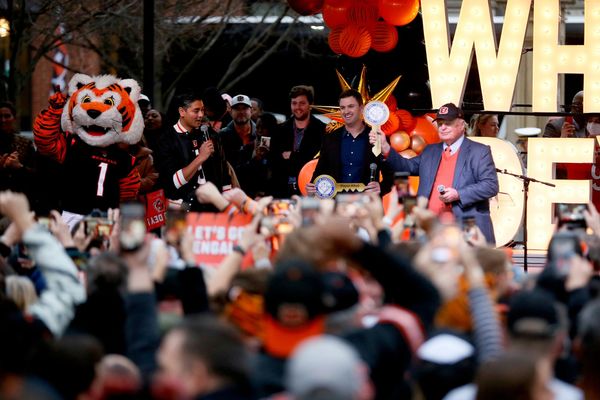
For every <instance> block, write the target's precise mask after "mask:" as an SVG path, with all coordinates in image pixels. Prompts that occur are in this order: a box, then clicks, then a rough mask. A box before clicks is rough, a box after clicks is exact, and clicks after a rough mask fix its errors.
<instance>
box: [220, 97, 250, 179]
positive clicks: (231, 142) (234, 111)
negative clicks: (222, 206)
mask: <svg viewBox="0 0 600 400" xmlns="http://www.w3.org/2000/svg"><path fill="white" fill-rule="evenodd" d="M251 116H252V102H251V101H250V97H248V96H246V95H245V94H238V95H235V96H233V97H232V98H231V119H232V121H231V122H230V123H229V124H228V125H227V126H226V127H224V128H222V129H221V131H220V136H221V141H222V143H223V149H224V150H225V158H226V159H227V161H228V162H229V164H231V166H232V167H233V169H234V170H235V173H236V175H237V178H238V179H239V181H240V185H241V186H242V188H244V186H245V185H244V183H245V182H244V180H245V179H252V174H249V173H248V171H247V169H248V168H247V165H248V163H249V162H250V160H252V156H253V152H254V142H255V140H256V124H255V123H254V121H252V118H251Z"/></svg>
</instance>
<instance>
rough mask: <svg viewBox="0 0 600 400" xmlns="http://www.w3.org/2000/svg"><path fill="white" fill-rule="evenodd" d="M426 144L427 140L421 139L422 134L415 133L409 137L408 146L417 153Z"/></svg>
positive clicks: (420, 151)
mask: <svg viewBox="0 0 600 400" xmlns="http://www.w3.org/2000/svg"><path fill="white" fill-rule="evenodd" d="M426 146H427V142H426V141H425V139H423V136H421V135H419V134H418V133H415V134H414V135H412V136H411V137H410V148H411V149H413V150H414V151H415V153H417V154H421V153H422V152H423V150H424V149H425V147H426Z"/></svg>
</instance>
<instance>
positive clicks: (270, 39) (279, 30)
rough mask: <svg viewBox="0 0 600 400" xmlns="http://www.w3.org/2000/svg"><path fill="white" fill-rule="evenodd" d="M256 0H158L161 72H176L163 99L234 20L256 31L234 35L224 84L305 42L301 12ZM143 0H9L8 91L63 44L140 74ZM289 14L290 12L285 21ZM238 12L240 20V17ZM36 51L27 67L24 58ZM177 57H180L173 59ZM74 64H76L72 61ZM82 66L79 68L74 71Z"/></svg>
mask: <svg viewBox="0 0 600 400" xmlns="http://www.w3.org/2000/svg"><path fill="white" fill-rule="evenodd" d="M252 3H253V2H252V1H242V0H209V1H197V0H163V1H160V0H156V3H155V76H156V77H160V76H162V73H163V71H165V70H168V71H169V72H170V73H171V75H174V78H173V79H172V80H171V81H169V82H161V83H160V84H157V85H156V87H155V91H154V92H155V93H156V94H157V98H156V99H155V100H154V102H155V104H156V105H158V106H159V107H160V106H162V105H164V104H168V103H169V101H170V99H171V97H172V96H173V95H174V93H175V92H176V90H177V89H178V87H179V86H180V85H182V83H183V82H185V80H186V79H187V78H188V77H189V76H190V74H191V73H193V71H194V70H195V69H196V68H198V65H200V64H201V63H202V62H204V61H205V58H206V57H207V54H209V52H211V51H214V50H215V46H217V45H218V43H219V41H222V40H224V37H225V36H227V37H230V36H231V35H232V32H235V29H233V28H232V27H233V26H234V25H235V24H233V22H235V23H236V24H237V25H239V24H243V23H245V22H252V23H251V24H250V23H247V24H246V25H245V26H246V28H247V29H248V28H249V29H250V33H249V34H244V35H240V37H236V38H235V40H236V41H239V43H240V44H241V45H240V46H239V48H240V50H239V51H237V52H236V53H235V54H230V55H224V56H225V57H229V59H228V60H227V61H228V67H227V68H226V69H225V70H224V71H223V73H222V76H221V77H220V79H219V81H218V86H219V87H221V88H222V89H225V90H226V89H228V88H231V87H233V86H235V85H236V84H238V83H239V82H240V81H242V80H244V79H248V78H249V77H250V76H251V75H252V73H253V72H255V71H256V69H257V68H259V67H260V65H261V64H262V63H264V62H265V61H266V60H268V59H269V57H270V56H271V55H272V54H273V53H274V52H276V51H277V49H278V48H280V47H281V46H284V45H285V46H290V45H293V46H300V47H302V46H303V43H302V42H301V41H297V40H291V38H292V35H293V32H294V28H295V27H298V25H299V23H300V22H299V19H298V18H297V17H298V16H297V14H295V12H293V11H291V10H290V9H289V7H288V5H287V1H286V0H271V1H262V2H260V4H261V5H262V7H261V8H260V12H261V14H260V15H252V16H251V15H250V14H251V13H253V12H256V10H255V9H252V8H251V7H252ZM142 4H143V2H141V1H139V0H97V1H95V2H83V1H81V0H36V1H31V0H29V1H27V0H8V1H7V15H8V17H9V21H10V23H11V41H10V54H11V59H10V69H9V71H10V75H9V77H8V80H7V81H8V94H7V96H8V98H9V99H12V100H15V98H16V97H17V96H18V95H19V94H20V93H21V90H22V88H23V87H24V84H25V82H27V81H28V80H30V79H31V76H32V73H33V70H34V68H35V66H36V65H37V63H38V62H39V61H40V60H41V59H42V58H46V59H49V60H50V61H52V62H54V63H56V60H52V59H51V58H50V55H51V53H52V52H53V51H54V50H55V49H56V48H57V46H60V45H62V44H67V45H70V46H75V47H79V48H83V49H87V50H90V51H92V52H94V53H95V54H97V55H98V56H99V58H100V60H101V63H102V65H101V69H102V70H103V71H106V72H108V73H113V74H117V75H119V76H123V77H131V78H134V79H137V80H138V81H141V78H142V76H143V68H144V66H143V47H144V46H143V37H144V36H143V6H142ZM284 19H287V20H286V21H285V24H284V23H283V22H284ZM234 20H235V21H234ZM174 48H178V49H180V50H184V51H185V52H186V54H187V55H189V56H188V57H186V58H185V60H184V62H182V60H181V58H178V59H177V60H175V59H174V58H173V57H174V55H173V49H174ZM25 51H28V52H29V63H27V65H25V66H24V67H23V66H22V65H21V64H19V68H17V63H18V60H19V59H20V58H21V57H22V53H23V52H25ZM173 61H177V62H173ZM66 67H67V68H72V67H69V66H66ZM73 72H76V71H73Z"/></svg>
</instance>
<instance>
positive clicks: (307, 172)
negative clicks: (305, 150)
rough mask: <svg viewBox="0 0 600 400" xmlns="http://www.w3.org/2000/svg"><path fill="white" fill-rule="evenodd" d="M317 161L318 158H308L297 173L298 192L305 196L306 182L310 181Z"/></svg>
mask: <svg viewBox="0 0 600 400" xmlns="http://www.w3.org/2000/svg"><path fill="white" fill-rule="evenodd" d="M318 161H319V160H318V159H316V158H315V159H314V160H310V161H309V162H307V163H306V164H304V167H302V169H301V170H300V173H299V174H298V189H300V193H302V195H303V196H307V193H306V184H307V183H309V182H310V181H311V178H312V176H313V174H314V173H315V168H316V167H317V162H318Z"/></svg>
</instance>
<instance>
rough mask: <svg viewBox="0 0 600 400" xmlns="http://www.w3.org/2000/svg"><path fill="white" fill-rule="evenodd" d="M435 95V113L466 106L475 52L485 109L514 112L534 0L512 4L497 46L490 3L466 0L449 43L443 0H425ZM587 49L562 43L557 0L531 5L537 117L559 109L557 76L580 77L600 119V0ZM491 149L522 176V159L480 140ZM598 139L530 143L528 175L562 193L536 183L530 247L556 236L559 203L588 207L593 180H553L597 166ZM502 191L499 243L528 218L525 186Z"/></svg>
mask: <svg viewBox="0 0 600 400" xmlns="http://www.w3.org/2000/svg"><path fill="white" fill-rule="evenodd" d="M421 8H422V17H423V30H424V37H425V45H426V50H427V64H428V68H429V77H430V89H431V96H432V104H433V106H434V108H437V107H439V106H441V105H442V104H445V103H449V102H453V103H455V104H461V103H462V97H463V94H464V89H465V85H466V81H467V75H468V71H469V67H470V65H471V57H472V55H473V50H474V51H475V54H476V55H477V64H478V68H479V77H480V81H481V94H482V97H483V105H484V109H485V110H489V111H498V112H503V111H504V112H509V111H510V108H511V104H512V99H513V93H514V89H515V84H516V80H517V73H518V70H519V63H520V60H521V56H522V51H523V43H524V39H525V32H526V29H527V24H528V21H529V16H530V10H531V9H532V0H508V1H507V4H506V12H505V15H504V24H503V26H502V36H501V39H500V43H499V45H498V46H496V39H495V36H494V24H493V19H492V12H491V8H490V3H489V1H488V0H464V1H463V2H462V5H461V10H460V15H459V19H458V23H457V26H456V30H455V35H454V39H453V41H452V43H451V44H450V38H449V29H448V21H447V13H446V6H445V2H444V0H422V1H421ZM584 15H585V19H584V43H585V44H584V45H561V44H558V37H559V24H560V2H559V0H536V1H535V6H534V7H533V71H532V76H533V79H532V111H533V112H557V111H558V102H557V98H558V75H559V74H571V73H577V74H582V75H583V77H584V87H583V90H584V92H585V93H586V96H585V99H584V105H583V106H584V112H585V113H600V1H597V0H594V1H592V0H586V1H585V6H584ZM474 139H475V140H477V141H480V142H483V143H485V144H488V145H490V146H491V147H492V153H493V155H494V160H495V162H496V165H497V166H498V167H499V168H502V169H506V170H507V171H509V172H513V173H516V174H521V173H522V166H521V163H520V161H519V159H518V155H517V154H516V153H515V152H514V149H512V148H511V147H510V146H509V145H507V144H506V143H505V142H503V141H502V140H500V139H494V138H474ZM596 140H598V138H596V139H564V138H562V139H548V138H530V139H529V143H528V160H527V165H528V169H527V174H528V176H530V177H532V178H535V179H537V180H540V181H545V182H550V183H553V184H555V185H556V187H554V188H552V187H548V186H546V185H540V184H531V185H530V186H529V201H528V209H527V210H528V215H527V221H526V224H527V230H528V243H527V245H528V247H529V248H533V249H545V248H546V247H547V245H548V242H549V240H550V238H551V236H552V232H553V230H554V229H553V228H554V226H553V224H552V208H553V203H588V202H589V201H590V199H591V180H565V179H554V165H555V163H593V162H594V147H595V145H596V143H595V141H596ZM599 142H600V141H599ZM499 180H500V185H501V193H499V195H498V196H497V198H496V199H495V201H496V203H495V206H494V207H492V219H493V220H494V228H495V231H496V238H497V239H498V244H504V243H507V242H508V241H510V240H511V239H512V238H513V237H514V236H515V235H516V233H517V231H518V229H519V225H520V223H521V219H522V216H523V206H524V204H523V185H522V183H521V182H520V181H519V180H518V179H517V178H514V177H510V176H506V175H502V174H500V175H499Z"/></svg>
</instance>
